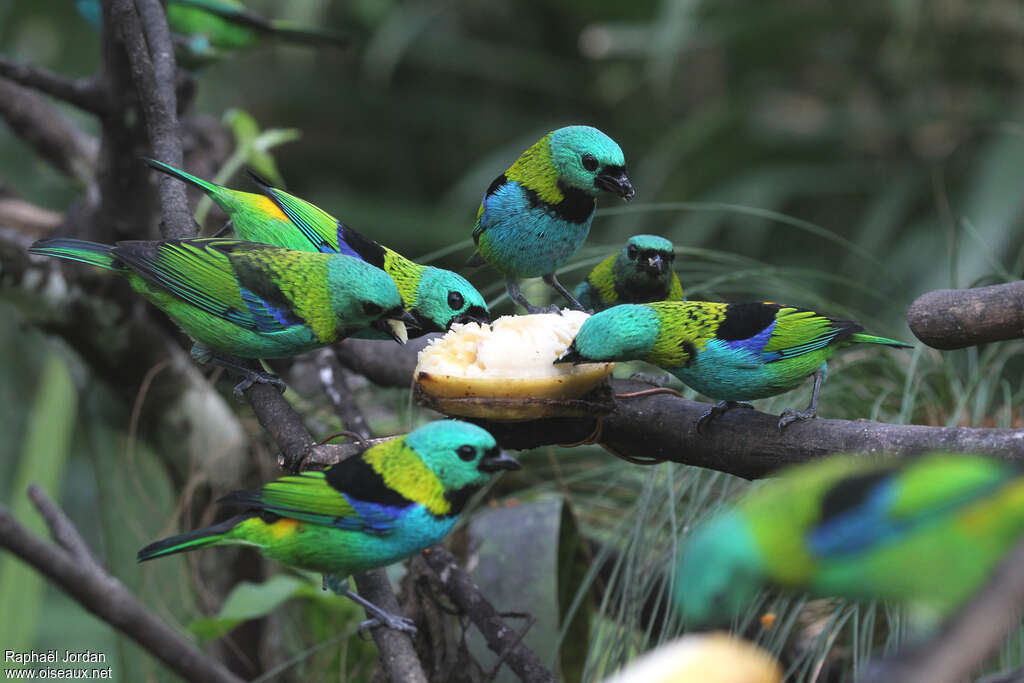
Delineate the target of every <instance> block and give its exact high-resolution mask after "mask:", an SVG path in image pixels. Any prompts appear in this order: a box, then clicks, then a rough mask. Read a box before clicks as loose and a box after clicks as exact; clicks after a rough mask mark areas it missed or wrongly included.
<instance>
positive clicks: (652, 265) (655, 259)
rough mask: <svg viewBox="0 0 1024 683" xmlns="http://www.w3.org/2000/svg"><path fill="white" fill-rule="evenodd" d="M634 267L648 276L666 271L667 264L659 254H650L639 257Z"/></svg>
mask: <svg viewBox="0 0 1024 683" xmlns="http://www.w3.org/2000/svg"><path fill="white" fill-rule="evenodd" d="M636 267H637V268H638V269H639V270H642V271H643V272H645V273H649V274H650V275H661V274H663V273H664V272H665V271H666V270H668V263H667V262H666V261H665V259H663V258H662V257H661V254H650V255H648V256H641V257H640V260H639V261H637V263H636Z"/></svg>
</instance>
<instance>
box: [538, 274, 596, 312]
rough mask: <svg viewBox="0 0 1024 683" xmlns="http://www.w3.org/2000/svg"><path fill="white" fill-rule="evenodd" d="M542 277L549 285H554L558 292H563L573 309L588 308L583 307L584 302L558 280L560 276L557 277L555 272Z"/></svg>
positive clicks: (581, 309)
mask: <svg viewBox="0 0 1024 683" xmlns="http://www.w3.org/2000/svg"><path fill="white" fill-rule="evenodd" d="M541 279H542V280H544V282H546V283H548V284H549V285H551V286H552V287H554V288H555V291H556V292H558V293H559V294H561V295H562V296H564V297H565V300H566V301H568V302H569V308H571V309H573V310H575V311H583V310H586V309H585V308H584V307H583V304H581V303H580V302H579V301H578V300H577V299H576V297H574V296H573V295H572V292H570V291H569V290H568V289H566V288H565V287H563V286H562V283H561V282H559V281H558V278H557V277H555V274H554V273H551V274H549V275H545V276H544V277H542V278H541Z"/></svg>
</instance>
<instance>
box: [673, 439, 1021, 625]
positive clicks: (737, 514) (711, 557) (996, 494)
mask: <svg viewBox="0 0 1024 683" xmlns="http://www.w3.org/2000/svg"><path fill="white" fill-rule="evenodd" d="M1022 501H1024V471H1022V470H1021V468H1020V467H1019V466H1018V465H1016V464H1014V463H1011V462H1008V461H1005V460H999V459H996V458H988V457H983V456H980V455H967V454H962V453H928V454H924V455H920V456H915V457H911V458H905V459H900V458H896V457H893V456H889V457H883V458H878V457H869V456H864V455H838V456H832V457H829V458H825V459H822V460H817V461H814V462H810V463H807V464H803V465H798V466H796V467H792V468H790V469H787V470H784V471H783V472H782V473H781V474H780V476H779V477H777V478H775V479H772V480H771V481H769V482H766V483H765V484H764V485H762V486H759V487H757V488H755V489H753V490H751V491H750V492H749V493H747V494H746V495H744V496H743V497H742V498H740V499H739V500H738V501H737V502H736V503H735V504H733V505H731V506H728V507H726V508H725V509H723V510H722V511H720V512H718V513H716V514H715V515H714V516H712V517H711V518H710V519H708V520H706V521H705V522H703V523H701V524H699V525H698V526H696V527H695V528H694V530H693V531H692V532H691V533H690V534H689V536H688V538H686V540H685V542H684V544H683V554H682V558H681V561H680V564H679V567H678V570H677V575H676V581H675V602H676V605H677V606H678V607H679V608H680V610H681V611H682V612H683V614H684V616H685V618H686V620H687V623H688V624H689V625H690V626H692V627H701V626H711V625H714V624H726V623H728V622H729V621H730V620H731V619H732V618H733V617H734V616H736V615H738V614H739V613H740V612H741V611H742V610H743V609H744V608H745V607H747V606H748V605H749V604H750V603H751V602H752V601H753V599H754V598H755V597H756V595H757V593H758V592H759V591H760V590H761V589H762V588H764V587H766V586H773V587H776V588H779V589H783V590H788V591H804V592H808V593H810V594H812V595H814V596H820V597H827V596H835V597H843V598H850V599H863V600H872V599H882V600H889V601H895V602H900V603H904V604H907V605H909V606H910V607H912V608H913V609H914V613H915V615H916V616H918V617H919V618H921V619H923V620H924V622H925V624H924V625H929V626H930V625H933V624H934V622H935V621H936V620H939V619H943V618H946V617H949V616H950V615H952V614H953V613H954V612H955V611H956V610H957V609H958V608H960V607H961V606H962V605H963V604H964V603H965V602H966V601H967V600H968V599H969V598H970V597H971V596H973V595H974V594H975V593H976V592H977V591H978V590H979V589H980V588H981V587H982V586H984V585H985V583H986V582H987V581H988V580H989V577H990V576H991V575H992V572H993V571H994V570H995V568H996V566H997V565H998V564H999V562H1000V561H1001V560H1002V558H1003V557H1004V556H1005V555H1006V553H1007V552H1009V551H1010V550H1012V549H1013V548H1014V546H1015V545H1016V544H1017V543H1018V541H1019V539H1020V537H1021V534H1022V533H1024V504H1022Z"/></svg>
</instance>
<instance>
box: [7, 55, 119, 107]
mask: <svg viewBox="0 0 1024 683" xmlns="http://www.w3.org/2000/svg"><path fill="white" fill-rule="evenodd" d="M0 77H3V78H8V79H10V80H12V81H14V82H15V83H19V84H20V85H23V86H25V87H26V88H32V89H33V90H37V91H39V92H41V93H43V94H45V95H50V96H51V97H56V98H57V99H58V100H62V101H64V102H67V103H68V104H73V105H74V106H76V107H78V108H79V109H84V110H85V111H88V112H92V113H94V114H100V113H103V112H105V111H106V108H107V103H106V101H105V100H104V98H103V91H102V89H101V88H100V87H99V85H98V84H97V82H96V79H94V78H79V79H71V78H67V77H65V76H61V75H60V74H55V73H53V72H52V71H48V70H46V69H43V68H40V67H38V66H33V65H31V64H19V63H18V62H14V61H11V60H10V59H8V58H7V57H4V56H3V55H0Z"/></svg>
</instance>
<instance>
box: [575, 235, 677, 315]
mask: <svg viewBox="0 0 1024 683" xmlns="http://www.w3.org/2000/svg"><path fill="white" fill-rule="evenodd" d="M675 260H676V253H675V249H674V247H673V246H672V243H671V242H669V241H668V240H667V239H665V238H664V237H658V236H657V235H633V236H632V237H630V238H629V241H628V242H626V246H624V247H623V248H622V250H621V251H620V252H619V253H617V254H613V255H612V256H609V257H608V258H606V259H605V260H603V261H601V262H600V263H599V264H597V265H596V266H595V267H594V269H593V270H592V271H590V274H589V275H587V279H586V280H584V281H583V282H581V283H580V284H579V286H578V287H577V288H576V292H575V295H576V299H577V300H579V302H580V303H581V304H582V305H583V307H584V308H587V309H590V310H594V311H603V310H604V309H606V308H608V307H610V306H615V305H617V304H646V303H650V302H652V301H683V300H685V299H686V297H685V296H683V285H682V284H681V283H680V282H679V276H678V275H676V274H675V272H674V271H673V270H672V262H673V261H675Z"/></svg>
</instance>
